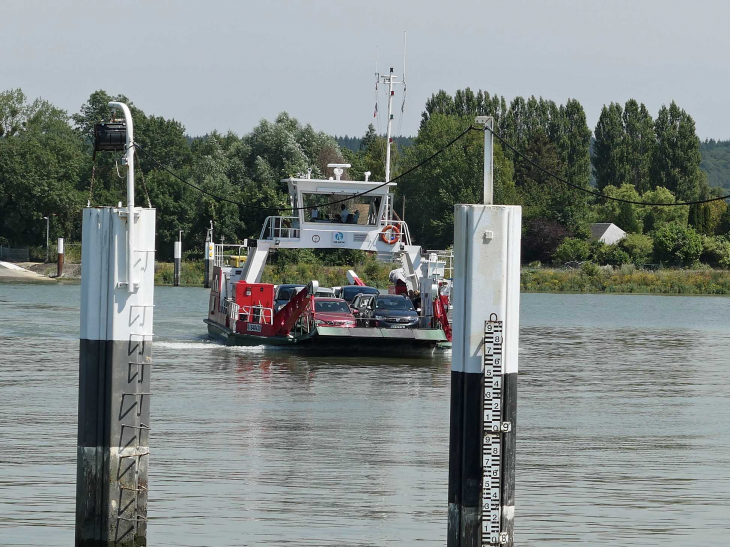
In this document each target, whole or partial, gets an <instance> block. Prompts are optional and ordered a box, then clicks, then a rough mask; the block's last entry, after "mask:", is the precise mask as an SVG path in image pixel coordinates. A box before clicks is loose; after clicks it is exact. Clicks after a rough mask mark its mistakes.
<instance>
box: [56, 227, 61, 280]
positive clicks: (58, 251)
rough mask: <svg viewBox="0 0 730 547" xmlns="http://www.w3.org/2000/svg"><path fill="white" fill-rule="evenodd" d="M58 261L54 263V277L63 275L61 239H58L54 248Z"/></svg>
mask: <svg viewBox="0 0 730 547" xmlns="http://www.w3.org/2000/svg"><path fill="white" fill-rule="evenodd" d="M56 249H57V254H58V260H57V262H56V277H61V276H62V275H63V238H62V237H59V238H58V246H57V247H56Z"/></svg>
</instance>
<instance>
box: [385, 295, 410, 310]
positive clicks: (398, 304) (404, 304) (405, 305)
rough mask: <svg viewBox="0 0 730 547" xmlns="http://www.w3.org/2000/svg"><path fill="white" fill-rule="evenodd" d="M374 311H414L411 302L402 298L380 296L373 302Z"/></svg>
mask: <svg viewBox="0 0 730 547" xmlns="http://www.w3.org/2000/svg"><path fill="white" fill-rule="evenodd" d="M375 309H376V310H410V311H415V310H414V309H413V304H411V301H410V300H408V299H407V298H405V297H403V296H381V297H380V298H378V299H377V300H376V301H375Z"/></svg>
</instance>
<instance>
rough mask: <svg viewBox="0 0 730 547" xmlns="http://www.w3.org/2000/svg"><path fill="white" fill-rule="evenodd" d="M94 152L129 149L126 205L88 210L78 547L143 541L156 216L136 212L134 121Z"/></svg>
mask: <svg viewBox="0 0 730 547" xmlns="http://www.w3.org/2000/svg"><path fill="white" fill-rule="evenodd" d="M109 106H110V107H112V108H117V109H120V110H122V112H123V113H124V118H125V120H126V127H122V126H121V124H116V126H117V127H116V128H115V129H113V131H118V132H119V133H126V134H125V135H122V136H119V135H116V136H114V135H111V136H110V135H109V134H108V132H107V128H104V127H100V128H99V130H98V131H99V132H100V133H101V140H103V139H104V138H108V139H111V141H114V140H115V139H121V141H122V143H121V144H120V145H119V147H118V148H115V146H116V145H115V144H114V143H113V142H112V143H111V144H110V143H109V142H107V144H106V145H104V143H103V142H102V144H101V145H99V143H98V141H99V140H100V137H99V136H98V135H97V143H96V144H95V147H96V148H97V149H101V150H115V149H119V150H125V151H126V154H125V159H126V164H127V166H128V172H127V207H98V208H91V207H87V208H86V209H84V212H83V215H84V216H83V228H82V254H81V256H82V263H81V344H80V351H79V421H78V452H77V475H76V546H77V547H87V546H88V547H91V546H94V547H101V546H111V545H114V546H117V547H128V546H130V547H131V546H140V545H146V544H147V469H148V464H149V433H150V429H149V424H150V395H151V393H150V365H151V349H152V348H151V346H152V314H153V296H154V294H153V291H154V262H155V251H154V249H155V210H154V209H143V208H135V207H134V163H133V162H134V155H133V153H134V150H133V144H134V140H133V128H132V117H131V114H130V112H129V108H127V106H126V105H125V104H123V103H117V102H112V103H109Z"/></svg>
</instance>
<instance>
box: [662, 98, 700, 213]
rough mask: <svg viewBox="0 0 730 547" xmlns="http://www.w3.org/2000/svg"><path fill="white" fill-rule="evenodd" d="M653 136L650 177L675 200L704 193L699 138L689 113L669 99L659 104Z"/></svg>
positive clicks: (691, 197)
mask: <svg viewBox="0 0 730 547" xmlns="http://www.w3.org/2000/svg"><path fill="white" fill-rule="evenodd" d="M655 131H656V138H657V145H656V151H655V153H654V161H653V163H652V169H651V174H652V180H653V181H654V185H655V186H664V187H665V188H667V189H668V190H670V191H671V192H673V193H674V195H675V196H676V197H677V199H678V200H679V201H693V200H697V199H700V198H701V197H702V195H703V193H704V194H707V192H708V189H707V182H706V178H705V176H704V173H703V172H702V171H701V170H700V161H701V159H702V157H701V155H700V139H699V138H698V137H697V135H696V134H695V122H694V120H693V119H692V116H690V115H689V114H687V112H685V111H684V110H682V109H680V108H679V107H678V106H677V103H675V102H674V101H672V103H671V104H670V105H669V108H667V107H666V106H662V108H661V109H660V110H659V115H658V116H657V119H656V122H655Z"/></svg>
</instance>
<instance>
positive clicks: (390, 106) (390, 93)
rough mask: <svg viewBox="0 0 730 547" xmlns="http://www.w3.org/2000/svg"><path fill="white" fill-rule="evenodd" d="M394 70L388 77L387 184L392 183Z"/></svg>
mask: <svg viewBox="0 0 730 547" xmlns="http://www.w3.org/2000/svg"><path fill="white" fill-rule="evenodd" d="M393 78H395V76H393V68H392V67H391V69H390V75H389V76H388V131H387V134H386V139H387V143H386V144H387V148H386V149H385V182H390V135H391V129H392V125H393Z"/></svg>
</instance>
